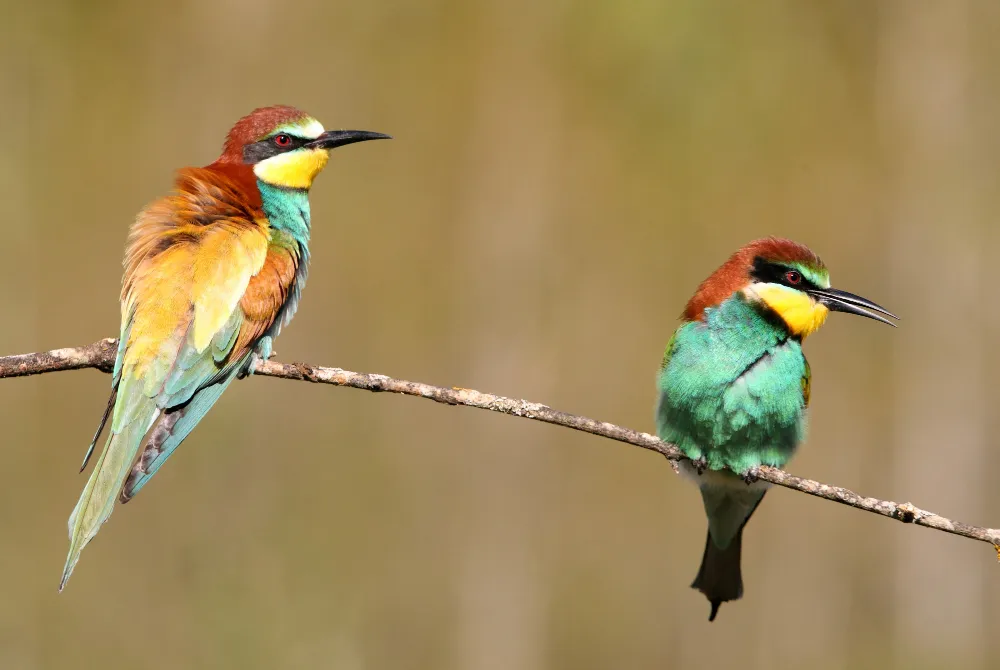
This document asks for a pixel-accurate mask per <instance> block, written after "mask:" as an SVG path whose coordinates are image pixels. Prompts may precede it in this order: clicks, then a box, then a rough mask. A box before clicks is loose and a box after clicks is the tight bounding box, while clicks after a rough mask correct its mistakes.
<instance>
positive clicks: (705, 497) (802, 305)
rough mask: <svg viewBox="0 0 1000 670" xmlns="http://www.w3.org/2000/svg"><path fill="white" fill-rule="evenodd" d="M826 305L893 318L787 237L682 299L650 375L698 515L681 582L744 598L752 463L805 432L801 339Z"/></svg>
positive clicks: (740, 259) (777, 456) (754, 248)
mask: <svg viewBox="0 0 1000 670" xmlns="http://www.w3.org/2000/svg"><path fill="white" fill-rule="evenodd" d="M830 310H833V311H837V312H848V313H850V314H859V315H861V316H867V317H869V318H871V319H875V320H877V321H881V322H883V323H887V324H889V325H891V326H894V325H895V324H894V323H893V322H892V321H890V320H889V319H887V318H885V317H884V316H882V315H886V316H890V317H892V318H894V319H895V318H897V317H896V316H895V315H893V314H891V313H889V312H887V311H886V310H885V309H883V308H882V307H879V306H878V305H876V304H875V303H873V302H871V301H870V300H866V299H864V298H861V297H859V296H856V295H853V294H851V293H847V292H845V291H838V290H836V289H832V288H830V276H829V274H828V273H827V270H826V267H825V266H824V265H823V262H822V261H821V260H820V259H819V257H818V256H816V254H814V253H813V252H812V251H810V250H809V249H807V248H806V247H804V246H802V245H801V244H796V243H795V242H792V241H790V240H783V239H778V238H773V237H772V238H767V239H762V240H756V241H754V242H751V243H750V244H748V245H746V246H745V247H743V248H742V249H740V250H739V251H737V252H736V253H735V254H733V255H732V256H731V257H730V259H729V260H728V261H726V262H725V263H724V264H723V265H722V267H720V268H719V269H718V270H716V271H715V272H714V273H713V274H712V276H710V277H709V278H708V279H706V280H705V281H704V282H702V284H701V286H699V287H698V290H697V291H696V292H695V294H694V297H692V298H691V300H690V301H688V304H687V307H686V308H685V310H684V314H683V315H682V319H683V320H684V323H683V324H682V325H681V326H680V327H679V328H678V329H677V330H676V331H675V332H674V335H673V337H671V338H670V341H669V342H668V343H667V348H666V351H665V352H664V355H663V362H662V364H661V365H660V372H659V376H658V387H659V403H658V406H657V409H656V419H657V432H658V433H659V436H660V439H662V440H664V441H665V442H670V443H672V444H675V445H677V446H678V447H679V448H680V450H681V451H682V452H684V455H685V456H687V457H688V459H690V460H684V461H681V464H680V466H681V472H682V473H683V474H685V475H686V476H688V477H690V478H691V479H693V480H694V481H695V483H696V484H698V487H699V489H700V490H701V497H702V502H703V503H704V505H705V513H706V515H707V516H708V538H707V539H706V541H705V553H704V555H703V556H702V560H701V568H700V569H699V570H698V576H697V577H695V580H694V583H693V584H691V588H694V589H698V590H699V591H701V592H702V593H703V594H705V597H706V598H708V601H709V603H711V606H712V610H711V613H710V614H709V617H708V620H709V621H714V620H715V615H716V614H717V613H718V611H719V605H720V604H721V603H723V602H726V601H728V600H736V599H738V598H740V597H741V596H742V595H743V578H742V576H741V574H740V546H741V543H742V538H743V527H744V526H745V525H746V523H747V521H749V520H750V515H751V514H753V512H754V510H755V509H757V505H759V504H760V501H761V499H762V498H763V497H764V493H765V492H766V490H767V487H768V484H767V483H766V482H761V481H758V478H757V476H758V467H759V466H761V465H773V466H775V467H779V468H780V467H782V466H784V465H785V463H786V462H788V460H789V458H791V456H792V454H793V453H794V452H795V449H796V447H798V445H799V443H800V442H801V441H802V440H803V438H804V436H805V428H806V426H805V413H806V408H807V407H808V406H809V387H810V379H811V376H810V371H809V363H808V362H807V361H806V359H805V356H803V354H802V340H804V339H805V338H806V337H807V336H808V335H810V334H811V333H813V332H815V331H816V330H817V329H818V328H819V327H820V326H821V325H823V322H824V321H825V320H826V317H827V315H828V314H829V312H830Z"/></svg>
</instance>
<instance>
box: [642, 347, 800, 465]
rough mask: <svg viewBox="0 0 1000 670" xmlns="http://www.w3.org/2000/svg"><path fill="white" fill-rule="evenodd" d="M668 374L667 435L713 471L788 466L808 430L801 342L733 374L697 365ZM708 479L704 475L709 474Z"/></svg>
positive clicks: (663, 410)
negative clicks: (719, 374) (702, 371)
mask: <svg viewBox="0 0 1000 670" xmlns="http://www.w3.org/2000/svg"><path fill="white" fill-rule="evenodd" d="M675 362H677V359H676V358H675V359H674V360H673V361H671V365H670V366H668V367H667V369H665V370H664V371H663V373H662V375H663V378H662V379H661V384H660V388H661V393H660V403H659V407H658V411H657V423H658V426H657V428H658V433H659V435H660V437H661V438H662V439H663V440H665V441H667V442H671V443H673V444H676V445H677V446H678V447H679V448H680V449H681V450H682V451H683V452H684V453H685V454H686V455H687V456H688V457H690V458H692V459H697V458H704V459H705V460H706V461H707V464H708V468H709V469H710V470H721V469H729V470H732V471H734V472H738V473H742V472H746V471H747V470H748V469H750V468H753V467H756V466H759V465H774V466H778V467H781V466H783V465H784V464H785V463H786V462H787V461H788V460H789V458H791V456H792V454H793V452H794V451H795V448H796V447H797V446H798V444H799V443H800V442H801V441H802V439H803V437H804V432H805V403H804V400H803V396H802V381H801V380H802V375H803V373H804V370H805V359H804V358H803V357H802V354H801V350H800V349H798V347H797V345H796V346H795V347H793V348H788V349H786V348H785V347H776V348H775V349H773V350H772V351H771V352H769V353H767V354H765V355H764V356H762V357H761V359H760V360H759V361H758V362H757V363H755V364H754V365H753V366H751V367H750V368H748V369H747V370H746V371H745V372H744V373H742V374H740V375H739V376H737V377H736V378H735V379H733V380H731V381H725V380H717V379H712V378H711V377H709V376H708V375H701V376H695V377H694V378H693V379H692V377H691V374H692V371H691V370H689V369H683V368H678V369H672V368H673V367H674V366H673V364H674V363H675ZM702 481H703V482H704V480H702Z"/></svg>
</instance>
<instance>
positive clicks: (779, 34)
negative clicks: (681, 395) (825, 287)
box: [0, 0, 1000, 670]
mask: <svg viewBox="0 0 1000 670" xmlns="http://www.w3.org/2000/svg"><path fill="white" fill-rule="evenodd" d="M2 4H3V15H4V20H3V22H2V23H0V56H2V58H0V118H2V120H3V127H4V140H3V149H2V150H0V198H2V202H3V213H4V217H3V223H2V226H3V244H2V247H0V248H2V252H0V253H2V262H0V286H2V289H0V314H2V315H3V328H2V329H0V353H21V352H27V351H35V350H43V349H50V348H56V347H62V346H70V345H79V344H85V343H89V342H92V341H94V340H96V339H98V338H101V337H105V336H110V335H113V334H115V333H116V330H117V325H118V304H117V293H118V287H119V282H120V276H121V266H120V261H121V254H122V248H123V243H124V239H125V235H126V231H127V228H128V225H129V223H130V221H131V220H132V218H133V216H134V214H135V212H136V211H138V210H139V208H141V207H142V206H143V205H144V204H145V203H147V202H148V201H150V200H151V199H153V198H154V197H157V196H158V195H161V194H163V193H165V192H166V191H167V190H168V188H169V185H170V180H171V174H172V171H173V170H174V169H175V168H178V167H181V166H184V165H190V164H205V163H208V162H210V161H211V160H212V159H213V158H214V157H215V156H216V155H217V152H218V150H219V148H220V146H221V142H222V139H223V137H224V134H225V132H226V131H227V130H228V128H229V126H230V125H231V124H232V122H233V121H235V120H236V119H237V118H238V117H240V116H242V115H243V114H245V113H247V112H248V111H250V110H251V109H253V108H254V107H256V106H259V105H265V104H274V103H279V102H280V103H285V104H294V105H297V106H301V107H303V108H304V109H306V110H308V111H309V112H311V113H312V114H313V115H315V116H317V117H319V118H320V119H321V120H322V121H324V123H326V125H327V126H328V127H331V126H332V127H352V128H363V129H370V130H377V131H383V132H388V133H391V134H393V135H394V136H395V138H396V139H395V140H393V141H392V142H379V143H373V144H365V145H358V146H353V147H349V148H346V149H342V150H338V151H337V152H336V154H335V156H334V159H333V160H332V161H331V164H330V166H329V167H328V168H327V170H326V173H325V174H324V175H323V176H321V177H320V179H319V180H318V183H317V184H316V186H315V188H314V194H313V212H314V237H313V249H314V255H313V258H314V262H313V265H312V270H311V273H310V278H309V285H308V288H307V289H306V291H305V295H304V302H303V304H302V308H301V309H300V311H299V315H298V316H297V318H296V320H295V322H294V323H293V324H292V326H291V328H289V329H288V330H286V332H285V333H284V334H283V335H282V337H281V338H280V339H279V340H278V342H277V346H276V350H277V352H278V356H279V358H280V359H281V360H289V361H290V360H302V361H310V362H313V363H317V364H327V365H337V366H341V367H345V368H348V369H353V370H363V371H374V372H382V373H386V374H391V375H394V376H399V377H404V378H408V379H415V380H420V381H426V382H432V383H436V384H441V385H458V386H465V387H472V388H478V389H481V390H485V391H490V392H494V393H501V394H506V395H511V396H515V397H524V398H527V399H530V400H534V401H541V402H545V403H547V404H550V405H552V406H554V407H556V408H560V409H564V410H567V411H571V412H576V413H581V414H585V415H588V416H593V417H597V418H600V419H604V420H608V421H613V422H616V423H621V424H624V425H626V426H630V427H633V428H637V429H641V430H647V431H648V430H652V428H653V420H652V412H653V410H652V408H653V404H654V374H655V371H656V369H657V365H658V363H659V360H660V356H661V352H662V348H663V345H664V344H665V342H666V341H667V338H668V337H669V335H670V333H671V331H672V330H673V329H674V328H675V327H676V325H677V316H678V314H679V312H680V310H681V308H682V306H683V303H684V301H685V300H686V299H687V297H688V296H689V295H690V293H691V292H692V291H693V290H694V288H695V286H696V285H697V284H698V282H699V281H701V280H702V279H703V278H704V277H705V276H707V275H708V274H709V273H710V272H711V270H712V269H714V268H715V267H716V266H717V265H718V264H720V263H721V262H722V261H723V260H724V259H725V258H726V257H727V256H728V254H729V253H730V252H731V251H733V250H734V249H735V248H736V247H738V246H739V245H741V244H743V243H745V242H747V241H749V240H750V239H753V238H755V237H758V236H762V235H766V234H778V235H784V236H789V237H792V238H794V239H796V240H799V241H801V242H804V243H807V244H809V245H810V246H811V247H812V248H814V249H815V250H817V251H818V252H819V253H820V254H821V255H822V256H823V258H824V259H825V261H826V262H827V264H828V265H829V266H830V267H831V269H832V274H833V278H834V282H835V285H837V286H839V287H841V288H845V289H847V290H850V291H854V292H857V293H860V294H862V295H865V296H867V297H870V298H872V299H874V300H876V301H878V302H880V303H882V304H884V305H886V306H887V307H888V308H890V309H892V310H893V311H895V312H896V313H898V314H900V315H901V316H902V318H903V320H902V322H901V325H900V328H898V329H897V330H891V329H889V328H886V327H883V326H880V325H878V324H876V323H874V322H871V321H867V320H863V319H858V318H848V317H845V316H837V315H834V316H833V317H832V318H831V319H830V322H829V323H828V325H827V327H826V328H825V329H824V330H823V332H822V333H821V334H819V335H817V336H815V337H814V338H811V339H810V341H809V342H808V346H807V347H806V348H807V353H808V355H809V358H810V361H811V363H812V367H813V374H814V383H813V411H812V430H811V437H810V440H809V442H808V443H807V444H806V445H805V447H804V448H803V450H802V451H801V453H800V455H799V456H798V457H797V459H796V460H795V461H793V463H792V466H791V468H790V469H791V470H792V471H793V472H795V473H797V474H801V475H805V476H810V477H813V478H817V479H820V480H823V481H826V482H830V483H835V484H839V485H843V486H848V487H851V488H854V489H856V490H858V491H860V492H863V493H865V494H869V495H876V496H879V497H884V498H889V499H894V500H900V501H903V500H911V501H913V502H914V503H915V504H917V505H918V506H921V507H924V508H926V509H931V510H934V511H936V512H939V513H941V514H944V515H946V516H951V517H953V518H957V519H961V520H964V521H967V522H970V523H976V524H981V525H991V526H997V525H1000V491H998V481H1000V480H998V477H997V472H998V470H1000V450H998V448H997V446H998V445H997V438H996V434H997V428H998V422H997V419H996V418H995V417H996V407H997V406H998V403H1000V400H998V398H997V396H996V393H995V391H994V388H995V380H996V379H997V378H998V375H1000V360H998V355H997V352H996V348H995V346H994V343H995V342H996V340H997V335H998V329H1000V309H998V298H997V292H996V289H995V288H994V287H993V286H992V282H993V281H994V280H995V271H994V270H995V268H994V267H993V263H994V259H995V258H996V257H997V253H998V250H1000V232H998V228H997V223H996V219H995V217H996V212H997V210H998V207H1000V189H998V188H997V184H998V182H997V179H998V176H1000V174H998V168H1000V162H998V161H1000V159H998V156H1000V151H998V150H1000V42H998V41H997V39H996V35H997V33H998V30H1000V4H997V3H991V2H986V1H981V2H977V1H968V2H965V1H961V0H952V1H951V2H932V1H930V0H928V1H927V2H912V1H910V0H881V1H880V2H870V1H868V0H838V1H832V0H831V1H827V2H822V3H804V2H797V1H795V0H757V1H755V2H753V3H745V2H710V1H705V0H687V1H684V2H679V1H667V0H637V1H635V2H608V1H603V0H559V1H555V2H536V1H533V0H505V1H504V2H475V1H460V0H392V1H389V0H364V1H355V2H352V1H349V0H338V1H334V2H329V1H320V0H315V1H309V0H295V1H286V0H198V1H194V0H191V1H187V2H172V3H136V2H125V1H122V2H96V1H93V2H82V1H81V2H66V1H59V0H52V1H50V2H45V3H22V2H15V1H14V0H3V2H2ZM109 383H110V380H109V377H108V376H106V375H102V374H100V373H98V372H96V371H82V372H74V373H60V374H48V375H43V376H40V377H33V378H26V379H15V380H7V381H4V382H2V383H0V422H2V428H0V444H2V453H3V470H4V477H3V485H2V486H0V537H2V542H3V544H2V548H0V667H2V668H5V669H6V668H11V669H21V668H24V669H33V668H70V667H73V668H91V667H100V668H105V669H108V670H111V669H113V668H126V667H128V668H132V667H142V668H150V669H154V670H155V669H161V668H171V669H174V668H342V669H347V670H352V669H355V668H356V669H369V668H371V669H375V668H378V669H381V668H387V669H388V668H392V669H394V670H395V669H409V668H413V669H418V668H421V669H422V668H428V669H443V668H456V669H458V668H460V669H462V670H541V669H548V668H553V669H562V668H566V669H574V670H577V669H585V668H595V669H596V668H616V669H617V668H629V669H642V668H716V667H725V666H730V665H733V664H737V665H739V666H740V667H742V668H761V669H763V668H768V669H770V668H802V667H809V668H813V669H816V670H824V669H827V668H858V669H863V668H880V669H881V668H906V669H907V670H910V669H924V668H927V669H930V668H969V669H976V668H1000V636H998V632H1000V566H998V565H997V564H996V557H995V556H994V555H993V552H992V551H991V550H990V548H989V547H988V546H985V545H982V544H979V543H975V542H971V541H968V540H963V539H960V538H955V537H951V536H948V535H944V534H941V533H936V532H931V531H928V530H923V529H917V528H913V527H908V526H903V525H902V524H898V523H895V522H891V521H888V520H886V519H883V518H880V517H876V516H874V515H870V514H864V513H860V512H857V511H853V510H850V509H848V508H845V507H842V506H839V505H835V504H831V503H829V502H824V501H819V500H815V499H811V498H809V497H807V496H804V495H801V494H797V493H794V492H790V491H786V490H776V491H773V492H772V493H771V494H770V495H769V496H768V498H767V501H766V504H765V505H763V506H762V508H761V509H760V511H759V512H758V513H757V515H756V516H755V517H754V520H753V523H752V524H751V525H750V527H749V531H748V533H747V537H746V542H745V545H744V552H745V554H744V577H745V580H746V596H745V598H744V599H743V600H742V601H740V602H738V603H735V604H728V605H726V606H725V607H723V609H722V610H721V613H720V616H719V619H718V620H717V622H716V623H714V624H712V625H709V624H708V623H707V621H706V617H707V615H708V605H707V603H706V602H705V600H704V599H703V597H702V596H701V595H700V594H698V593H697V592H695V591H693V590H691V589H690V588H688V585H689V583H690V581H691V579H692V578H693V577H694V574H695V571H696V568H697V566H698V561H699V559H700V556H701V551H702V548H703V542H704V532H705V522H704V518H703V513H702V510H701V504H700V500H699V497H698V494H697V492H696V490H695V489H694V488H693V487H690V486H688V485H687V484H685V483H683V482H682V481H681V480H679V479H678V478H677V477H675V476H674V474H673V473H672V472H671V469H670V468H669V466H668V464H667V462H666V461H664V460H663V459H662V458H660V457H658V456H656V455H655V454H652V453H649V452H646V451H643V450H641V449H636V448H631V447H626V446H622V445H620V444H617V443H612V442H609V441H607V440H603V439H600V438H596V437H592V436H588V435H584V434H580V433H576V432H573V431H570V430H566V429H560V428H555V427H551V426H545V425H539V424H535V423H532V422H528V421H522V420H517V419H513V418H509V417H503V416H500V415H492V414H489V413H487V412H481V411H474V410H470V409H465V408H450V407H445V406H441V405H437V404H434V403H430V402H426V401H421V400H417V399H413V398H403V397H397V396H388V395H372V394H367V393H360V392H358V391H353V390H345V389H335V388H329V387H318V386H313V385H309V384H301V383H293V382H288V381H281V380H274V379H263V378H258V379H252V380H250V381H245V382H241V383H239V384H236V385H235V386H234V387H233V388H232V389H231V390H230V391H229V393H228V395H227V396H226V397H225V398H224V399H223V400H222V401H221V402H220V404H219V405H218V406H217V408H216V409H215V410H214V411H213V412H212V413H211V414H210V415H209V416H208V417H207V418H206V420H205V421H204V422H203V423H202V425H201V426H200V427H199V428H198V430H197V431H195V433H194V434H193V435H192V437H191V438H190V439H189V440H188V441H187V442H186V443H185V444H184V446H183V448H182V449H181V450H180V451H179V452H178V454H177V455H176V456H175V457H174V458H173V459H172V460H171V462H170V464H169V466H168V467H166V468H164V470H163V471H162V472H161V473H160V474H159V475H158V476H157V478H156V481H155V483H153V485H152V486H150V487H149V488H148V489H146V491H145V492H144V493H143V494H142V495H141V496H139V497H138V498H137V499H136V500H135V501H134V502H133V503H132V504H130V505H129V506H128V507H126V508H122V509H120V510H118V512H117V513H116V514H115V515H114V517H113V518H112V522H111V523H110V524H109V525H108V526H106V527H105V528H104V529H103V532H102V533H101V535H100V536H99V538H98V539H97V541H95V542H94V543H93V544H92V545H91V546H90V548H88V550H87V551H86V552H85V553H84V556H83V560H82V562H81V563H80V565H79V566H78V569H77V571H76V574H75V575H74V578H73V580H72V582H71V583H70V584H69V587H68V589H67V591H66V592H65V593H63V594H62V595H58V594H57V593H56V586H57V582H58V577H59V572H60V568H61V566H62V562H63V558H64V555H65V550H66V545H67V541H66V529H65V523H66V518H67V516H68V514H69V512H70V510H71V508H72V507H73V504H74V503H75V501H76V499H77V496H78V494H79V490H80V489H81V487H82V486H83V484H84V482H85V477H84V476H81V475H78V474H77V472H76V470H77V466H78V464H79V462H80V458H81V457H82V456H83V452H84V449H85V447H86V444H87V441H88V439H89V437H90V435H91V432H92V430H93V429H94V427H95V426H96V424H97V420H98V418H99V416H100V414H101V411H102V410H103V408H104V403H105V399H106V396H107V393H108V390H109Z"/></svg>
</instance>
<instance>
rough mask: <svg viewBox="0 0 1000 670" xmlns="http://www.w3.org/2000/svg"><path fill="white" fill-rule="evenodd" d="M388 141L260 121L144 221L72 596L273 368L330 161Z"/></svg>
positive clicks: (292, 117) (308, 121)
mask: <svg viewBox="0 0 1000 670" xmlns="http://www.w3.org/2000/svg"><path fill="white" fill-rule="evenodd" d="M383 138H388V135H382V134H380V133H372V132H368V131H360V130H324V128H323V126H322V125H320V123H319V121H317V120H316V119H314V118H313V117H311V116H309V115H308V114H306V113H305V112H302V111H300V110H298V109H295V108H294V107H286V106H280V105H279V106H274V107H264V108H261V109H257V110H254V111H253V112H251V113H250V114H249V115H247V116H245V117H244V118H242V119H240V120H239V121H238V122H237V123H236V125H235V126H234V127H233V128H232V130H230V131H229V135H228V137H227V138H226V141H225V145H224V147H223V151H222V155H220V156H219V158H218V159H216V160H215V162H213V163H212V164H210V165H208V166H206V167H203V168H185V169H183V170H181V171H180V172H179V173H178V176H177V180H176V184H175V192H174V194H173V195H169V196H166V197H164V198H161V199H159V200H157V201H155V202H153V203H152V204H150V205H149V206H147V207H146V208H145V209H144V210H142V211H141V212H140V213H139V215H138V217H137V218H136V221H135V223H134V224H133V226H132V230H131V233H130V235H129V239H128V245H127V249H126V251H125V263H124V264H125V276H124V280H123V282H122V292H121V314H122V322H121V331H120V341H119V344H118V356H117V359H116V360H115V367H114V374H113V377H112V386H111V388H112V392H111V397H110V399H109V401H108V407H107V410H106V411H105V413H104V418H103V419H102V420H101V424H100V426H99V427H98V429H97V434H96V435H95V436H94V440H93V442H91V444H90V448H89V449H88V450H87V455H86V456H85V457H84V461H83V467H84V468H85V467H86V466H87V461H88V460H90V456H91V455H92V453H93V451H94V447H95V445H96V444H97V440H98V438H99V437H100V435H101V432H102V430H103V429H104V427H105V424H107V423H108V419H109V418H110V425H109V428H110V434H109V436H108V439H107V442H106V444H105V446H104V450H103V452H101V455H100V457H99V458H98V459H97V465H96V466H95V468H94V471H93V473H92V474H91V476H90V479H89V481H88V482H87V485H86V487H84V489H83V493H82V494H81V495H80V500H79V502H77V504H76V508H75V509H74V510H73V514H72V515H71V516H70V518H69V539H70V546H69V555H68V556H67V558H66V566H65V568H64V569H63V575H62V581H61V582H60V585H59V589H60V590H62V588H63V587H64V586H65V585H66V581H67V580H68V579H69V576H70V574H71V573H72V572H73V568H74V566H75V565H76V562H77V561H78V560H79V558H80V552H82V551H83V548H84V547H85V546H86V545H87V543H88V542H90V541H91V540H92V539H93V538H94V536H95V535H96V534H97V531H98V529H100V527H101V524H103V523H104V522H105V521H107V520H108V517H109V516H110V515H111V512H112V510H113V508H114V505H115V502H116V501H117V500H121V502H123V503H124V502H128V500H129V499H131V498H132V496H134V495H135V494H136V493H138V491H139V490H140V489H141V488H142V487H143V486H145V484H146V482H147V481H149V478H150V477H152V476H153V475H154V474H155V473H156V471H157V470H159V468H160V466H162V465H163V463H164V462H165V461H166V460H167V458H169V457H170V455H171V454H172V453H173V452H174V450H175V449H176V448H177V447H178V446H179V445H180V444H181V442H183V441H184V438H186V437H187V436H188V434H189V433H190V432H191V430H192V429H193V428H194V427H195V426H196V425H197V424H198V422H199V421H201V419H202V417H204V416H205V414H206V413H207V412H208V411H209V410H210V409H211V408H212V406H213V405H214V404H215V402H216V401H217V400H218V399H219V396H221V395H222V393H223V391H225V390H226V388H227V387H228V386H229V384H230V383H231V382H232V381H233V380H234V379H236V378H237V377H241V376H244V375H246V374H250V373H252V372H253V367H254V364H255V362H256V361H257V360H260V359H267V358H268V357H269V356H270V353H271V342H272V340H273V339H274V338H275V337H276V336H277V335H278V333H279V332H280V331H281V328H282V327H283V326H285V325H287V324H288V322H289V321H291V319H292V316H293V315H294V314H295V310H296V308H297V307H298V303H299V295H300V293H301V291H302V287H303V286H304V285H305V282H306V273H307V271H308V267H309V231H310V227H311V225H312V221H311V217H310V212H309V188H310V187H311V186H312V183H313V180H314V179H315V178H316V176H317V175H318V174H319V173H320V171H321V170H322V169H323V168H324V166H326V163H327V160H328V159H329V155H330V151H331V150H333V149H334V148H336V147H340V146H344V145H347V144H352V143H354V142H363V141H366V140H375V139H383ZM147 436H148V437H147ZM81 470H82V468H81Z"/></svg>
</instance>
